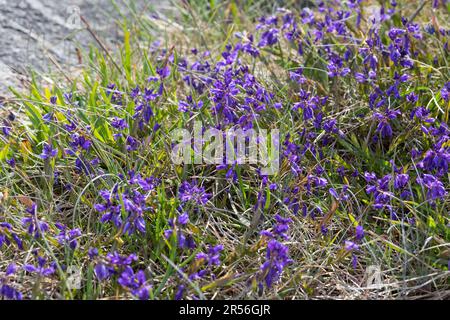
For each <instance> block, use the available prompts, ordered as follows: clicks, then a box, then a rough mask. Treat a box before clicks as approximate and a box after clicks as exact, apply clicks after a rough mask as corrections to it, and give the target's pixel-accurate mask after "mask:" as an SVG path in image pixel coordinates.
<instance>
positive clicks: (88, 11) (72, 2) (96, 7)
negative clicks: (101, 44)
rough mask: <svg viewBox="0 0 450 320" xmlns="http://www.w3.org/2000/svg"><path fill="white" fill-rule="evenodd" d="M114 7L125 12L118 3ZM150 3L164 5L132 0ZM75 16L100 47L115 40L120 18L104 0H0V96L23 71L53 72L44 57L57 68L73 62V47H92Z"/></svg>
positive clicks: (144, 3) (137, 0)
mask: <svg viewBox="0 0 450 320" xmlns="http://www.w3.org/2000/svg"><path fill="white" fill-rule="evenodd" d="M116 3H118V5H119V7H120V10H121V12H122V13H124V14H125V15H127V14H128V13H129V9H128V7H127V6H126V5H125V3H124V2H121V1H120V0H117V1H116ZM154 3H156V5H157V6H159V5H162V4H163V3H166V4H167V1H166V0H147V1H146V0H135V1H134V4H135V5H136V7H138V8H143V7H144V6H145V7H147V6H149V5H153V4H154ZM80 14H81V16H83V17H84V18H85V19H86V20H87V21H88V22H89V24H90V25H91V27H92V29H94V30H95V32H96V34H98V35H99V37H100V38H101V39H102V40H104V41H105V42H106V43H109V44H114V42H115V41H118V40H119V41H120V31H121V30H119V28H117V27H115V19H120V17H119V14H118V13H117V11H116V9H115V8H114V6H113V5H112V4H111V2H110V0H16V1H14V0H13V1H11V0H0V95H7V93H8V89H7V87H8V86H9V85H14V86H21V79H23V78H24V77H25V76H24V75H25V74H27V70H29V67H32V68H33V69H35V70H38V71H41V72H47V71H49V70H50V69H52V68H53V69H54V64H53V63H52V62H51V61H50V59H49V56H52V57H53V58H54V60H55V61H57V62H58V63H61V64H62V65H70V64H76V63H77V61H78V58H77V52H76V47H77V46H82V47H87V46H88V45H89V44H90V43H95V40H94V39H93V37H92V36H91V35H90V34H89V32H88V31H87V29H86V28H85V25H84V24H83V22H82V21H81V19H80ZM112 47H114V46H112Z"/></svg>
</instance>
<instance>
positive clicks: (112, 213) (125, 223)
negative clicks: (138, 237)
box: [94, 171, 158, 234]
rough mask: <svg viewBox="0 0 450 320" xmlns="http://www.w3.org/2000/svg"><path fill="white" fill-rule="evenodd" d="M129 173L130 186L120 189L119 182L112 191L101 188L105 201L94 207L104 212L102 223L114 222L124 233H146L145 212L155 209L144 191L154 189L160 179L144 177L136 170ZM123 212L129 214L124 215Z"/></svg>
mask: <svg viewBox="0 0 450 320" xmlns="http://www.w3.org/2000/svg"><path fill="white" fill-rule="evenodd" d="M128 175H129V177H130V178H129V180H128V183H129V186H127V187H125V190H124V191H123V192H121V191H120V190H119V185H118V184H116V185H115V186H114V187H113V189H112V190H111V191H108V190H101V191H100V193H99V195H100V197H101V198H102V199H103V202H100V203H96V204H94V208H95V210H97V211H98V212H100V213H102V214H103V215H102V217H101V219H100V221H101V222H102V223H105V222H112V223H113V224H114V225H115V226H116V227H117V228H119V229H120V231H121V233H122V234H125V233H127V234H133V233H135V232H136V231H138V232H140V233H145V231H146V222H145V213H146V212H150V211H152V210H153V209H152V207H151V206H149V205H147V200H146V199H147V195H145V194H144V193H143V192H151V191H153V190H154V189H155V188H156V186H157V184H158V180H157V179H155V178H153V177H150V178H142V177H141V175H140V174H135V173H134V171H130V172H129V173H128ZM123 212H125V213H126V214H127V216H122V213H123Z"/></svg>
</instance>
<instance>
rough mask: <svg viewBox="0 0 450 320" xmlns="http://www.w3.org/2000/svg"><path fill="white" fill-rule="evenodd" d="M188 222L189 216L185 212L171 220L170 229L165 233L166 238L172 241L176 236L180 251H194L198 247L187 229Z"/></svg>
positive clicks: (169, 221)
mask: <svg viewBox="0 0 450 320" xmlns="http://www.w3.org/2000/svg"><path fill="white" fill-rule="evenodd" d="M179 210H181V211H182V208H179ZM188 222H189V215H188V213H187V212H183V213H182V214H180V215H179V216H178V217H175V218H173V219H169V220H168V224H169V228H168V229H166V230H165V231H164V237H165V238H166V239H170V237H172V235H174V234H175V235H176V239H177V244H178V247H179V248H180V249H194V248H195V247H196V243H195V240H194V238H193V237H192V235H190V234H189V233H188V230H187V229H186V226H187V224H188Z"/></svg>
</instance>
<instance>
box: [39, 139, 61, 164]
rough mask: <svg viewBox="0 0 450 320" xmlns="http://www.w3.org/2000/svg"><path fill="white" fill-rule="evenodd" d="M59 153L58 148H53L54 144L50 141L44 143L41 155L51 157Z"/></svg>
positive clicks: (43, 157)
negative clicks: (49, 142)
mask: <svg viewBox="0 0 450 320" xmlns="http://www.w3.org/2000/svg"><path fill="white" fill-rule="evenodd" d="M57 153H58V150H57V149H53V148H52V146H51V145H50V144H48V143H45V144H44V148H43V149H42V153H41V155H40V157H41V159H44V160H46V159H50V158H54V157H56V154H57Z"/></svg>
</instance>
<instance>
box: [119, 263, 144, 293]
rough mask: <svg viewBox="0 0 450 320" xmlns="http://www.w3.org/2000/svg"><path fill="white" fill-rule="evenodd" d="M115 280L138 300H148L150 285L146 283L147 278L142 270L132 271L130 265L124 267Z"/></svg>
mask: <svg viewBox="0 0 450 320" xmlns="http://www.w3.org/2000/svg"><path fill="white" fill-rule="evenodd" d="M117 282H118V283H119V284H120V285H121V286H122V287H124V288H126V289H128V290H130V292H131V294H132V295H134V296H135V297H137V298H138V299H139V300H148V299H149V297H150V293H149V291H150V288H151V286H150V285H149V284H147V279H146V277H145V273H144V271H143V270H139V271H138V272H136V273H134V271H133V269H132V268H131V267H126V268H125V270H124V271H123V272H122V273H121V274H120V277H119V279H118V280H117Z"/></svg>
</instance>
